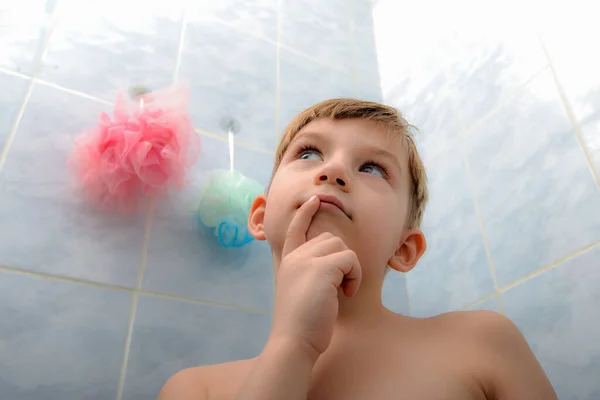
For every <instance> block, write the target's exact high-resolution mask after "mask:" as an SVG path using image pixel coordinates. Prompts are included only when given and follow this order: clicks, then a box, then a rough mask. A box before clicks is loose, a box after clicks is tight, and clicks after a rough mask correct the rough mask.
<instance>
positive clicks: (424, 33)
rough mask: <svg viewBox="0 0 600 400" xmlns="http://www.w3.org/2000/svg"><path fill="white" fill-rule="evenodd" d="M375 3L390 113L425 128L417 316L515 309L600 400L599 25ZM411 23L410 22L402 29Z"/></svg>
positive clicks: (575, 9)
mask: <svg viewBox="0 0 600 400" xmlns="http://www.w3.org/2000/svg"><path fill="white" fill-rule="evenodd" d="M559 3H562V4H559V5H556V6H552V7H554V8H552V7H550V6H549V5H548V4H547V3H541V2H536V1H533V0H526V1H519V2H511V1H509V2H481V1H477V2H476V1H467V0H459V1H453V2H442V1H419V2H407V1H395V0H380V1H377V2H375V3H374V10H373V18H374V29H375V40H376V49H377V55H378V58H379V70H380V74H381V87H382V91H383V98H384V101H385V102H386V103H389V104H391V105H394V106H396V107H398V108H399V109H400V110H402V111H403V112H404V113H405V114H406V116H407V118H408V119H409V121H411V122H413V123H414V124H416V125H417V126H418V127H419V128H420V133H419V135H418V146H419V148H420V152H421V154H422V155H423V157H424V159H425V163H426V166H427V172H428V175H429V184H430V194H431V201H430V204H429V206H428V208H427V210H426V212H425V218H424V221H423V230H424V232H425V235H426V237H427V241H428V250H427V252H426V253H425V255H424V257H423V258H422V260H421V261H420V262H419V264H418V265H417V266H416V268H415V269H414V270H413V271H411V272H410V273H408V274H407V276H406V279H407V287H408V294H409V298H410V313H411V315H413V316H418V317H424V316H430V315H434V314H438V313H442V312H446V311H450V310H457V309H490V310H495V311H498V312H502V313H504V314H505V315H507V316H508V317H509V318H511V319H512V320H513V321H514V322H515V323H516V324H517V325H518V326H519V328H520V329H521V330H522V332H523V333H524V335H525V337H526V338H527V340H528V341H529V343H530V345H531V347H532V349H533V351H534V352H535V353H536V355H537V356H538V358H539V360H540V361H541V363H542V365H543V367H544V368H545V370H546V372H547V373H548V375H549V377H550V379H551V381H552V383H553V384H554V386H555V388H556V390H557V392H558V395H559V396H558V397H559V398H560V399H561V400H562V399H579V400H581V399H589V400H592V399H598V398H600V383H599V381H598V376H600V342H599V341H598V337H600V291H599V290H598V288H599V287H600V190H599V184H600V180H599V176H600V78H599V77H600V74H599V73H598V71H600V63H599V60H600V58H598V57H597V55H596V54H595V52H594V50H593V49H595V48H597V47H598V44H599V40H600V29H599V28H598V24H597V21H596V20H595V19H594V17H592V16H593V15H595V14H594V13H593V10H591V9H590V7H591V6H590V5H589V3H588V4H585V3H583V2H582V3H579V2H577V1H576V2H568V4H567V3H566V2H559ZM399 21H401V23H399Z"/></svg>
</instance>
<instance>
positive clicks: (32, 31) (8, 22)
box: [0, 0, 57, 74]
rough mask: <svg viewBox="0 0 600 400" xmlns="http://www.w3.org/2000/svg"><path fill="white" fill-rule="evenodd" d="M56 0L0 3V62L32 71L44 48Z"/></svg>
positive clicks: (15, 68) (26, 71) (17, 69)
mask: <svg viewBox="0 0 600 400" xmlns="http://www.w3.org/2000/svg"><path fill="white" fill-rule="evenodd" d="M56 3H57V0H24V1H19V2H16V1H7V2H2V3H0V27H1V29H0V65H1V66H3V67H7V68H10V69H13V70H15V71H19V72H22V73H25V74H31V73H33V71H34V69H35V67H36V65H35V64H36V63H37V61H38V59H39V58H40V57H41V55H42V52H43V50H44V42H45V40H46V35H47V33H48V27H49V25H50V22H51V20H52V15H53V13H54V9H55V7H56Z"/></svg>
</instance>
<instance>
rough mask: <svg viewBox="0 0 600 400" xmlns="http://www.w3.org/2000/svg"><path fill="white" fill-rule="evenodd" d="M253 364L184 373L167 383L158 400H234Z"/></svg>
mask: <svg viewBox="0 0 600 400" xmlns="http://www.w3.org/2000/svg"><path fill="white" fill-rule="evenodd" d="M253 363H254V359H249V360H239V361H232V362H227V363H223V364H215V365H207V366H201V367H193V368H187V369H184V370H181V371H179V372H177V373H176V374H175V375H173V376H172V377H171V378H169V380H168V381H167V382H166V383H165V385H164V386H163V388H162V390H161V391H160V394H159V396H158V400H212V399H231V398H233V397H235V394H236V393H237V390H238V388H239V386H240V385H241V383H242V382H243V380H244V378H245V376H246V375H247V374H248V371H249V369H250V368H251V366H252V364H253Z"/></svg>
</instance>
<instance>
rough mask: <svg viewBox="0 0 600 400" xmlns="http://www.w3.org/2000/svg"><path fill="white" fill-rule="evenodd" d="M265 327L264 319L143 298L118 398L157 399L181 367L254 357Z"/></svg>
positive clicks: (265, 334)
mask: <svg viewBox="0 0 600 400" xmlns="http://www.w3.org/2000/svg"><path fill="white" fill-rule="evenodd" d="M269 329H270V316H268V315H263V314H256V313H249V312H245V311H240V310H234V309H227V308H221V307H214V306H209V305H204V304H197V303H191V302H185V301H180V300H171V299H163V298H157V297H153V296H144V295H142V296H140V298H139V303H138V309H137V312H136V318H135V325H134V328H133V338H132V342H131V350H130V353H129V362H128V365H127V378H126V382H125V392H124V395H123V399H124V400H134V399H135V400H137V399H139V400H142V399H154V398H156V396H157V395H158V392H159V391H160V388H161V387H162V385H163V384H164V383H165V381H166V380H167V379H168V378H169V376H171V375H172V374H174V373H175V372H177V371H179V370H181V369H184V368H189V367H193V366H197V365H207V364H217V363H222V362H226V361H233V360H239V359H246V358H251V357H255V356H257V355H258V354H259V353H260V351H261V350H262V347H263V346H264V344H265V342H266V339H267V337H268V334H269ZM148 349H152V351H148Z"/></svg>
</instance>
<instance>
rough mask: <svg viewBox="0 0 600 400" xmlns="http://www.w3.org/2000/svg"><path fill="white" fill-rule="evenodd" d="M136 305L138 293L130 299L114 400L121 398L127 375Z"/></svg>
mask: <svg viewBox="0 0 600 400" xmlns="http://www.w3.org/2000/svg"><path fill="white" fill-rule="evenodd" d="M137 304H138V292H135V291H134V292H133V296H132V297H131V309H130V310H129V324H128V325H127V338H126V339H125V348H124V351H123V360H122V361H121V370H120V372H119V384H118V386H117V397H116V400H121V399H122V398H123V391H124V389H125V376H126V375H127V364H128V362H129V351H130V349H131V338H132V336H133V324H134V322H135V313H136V310H137Z"/></svg>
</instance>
